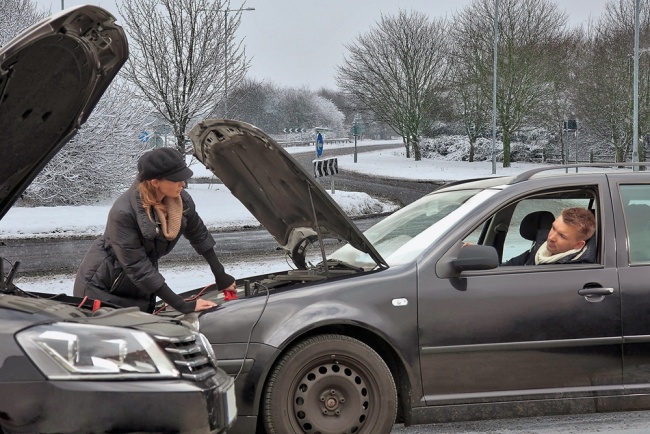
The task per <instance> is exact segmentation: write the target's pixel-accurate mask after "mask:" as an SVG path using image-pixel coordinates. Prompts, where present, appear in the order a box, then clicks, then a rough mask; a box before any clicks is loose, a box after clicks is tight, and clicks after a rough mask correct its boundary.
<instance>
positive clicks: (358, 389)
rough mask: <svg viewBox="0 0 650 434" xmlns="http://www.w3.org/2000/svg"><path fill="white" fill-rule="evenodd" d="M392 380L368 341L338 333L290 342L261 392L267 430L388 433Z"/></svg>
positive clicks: (393, 405)
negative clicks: (291, 343) (263, 391)
mask: <svg viewBox="0 0 650 434" xmlns="http://www.w3.org/2000/svg"><path fill="white" fill-rule="evenodd" d="M396 413H397V391H396V389H395V381H394V380H393V376H392V375H391V373H390V371H389V370H388V367H387V366H386V363H384V361H383V360H382V359H381V357H379V355H378V354H377V353H376V352H375V351H374V350H373V349H372V348H370V347H369V346H368V345H366V344H364V343H363V342H361V341H358V340H356V339H353V338H350V337H347V336H340V335H322V336H314V337H311V338H309V339H305V340H304V341H302V342H300V343H298V344H296V345H295V346H293V347H292V348H291V349H289V351H287V352H286V354H284V355H283V356H282V357H281V358H280V360H279V362H278V363H277V364H276V366H275V367H274V369H273V370H272V372H271V374H270V376H269V380H268V383H267V386H266V390H265V394H264V408H263V417H264V425H265V428H266V430H267V432H268V433H269V434H290V433H310V434H329V433H336V434H347V433H355V434H363V433H372V434H381V433H389V432H390V431H391V429H392V427H393V424H394V423H395V415H396Z"/></svg>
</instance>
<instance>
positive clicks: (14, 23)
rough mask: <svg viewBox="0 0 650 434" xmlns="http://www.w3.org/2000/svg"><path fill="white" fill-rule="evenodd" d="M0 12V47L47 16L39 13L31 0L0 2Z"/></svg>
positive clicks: (46, 13)
mask: <svg viewBox="0 0 650 434" xmlns="http://www.w3.org/2000/svg"><path fill="white" fill-rule="evenodd" d="M0 11H2V12H0V46H3V45H5V44H6V43H7V42H9V41H10V40H11V39H13V38H14V37H15V36H16V35H17V34H18V33H20V31H21V30H23V29H25V28H27V27H29V26H31V25H32V24H34V23H37V22H38V21H40V20H42V19H43V18H45V17H46V16H48V15H49V13H48V12H47V11H39V10H38V5H37V4H36V3H35V2H33V1H31V0H0Z"/></svg>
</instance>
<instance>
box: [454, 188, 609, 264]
mask: <svg viewBox="0 0 650 434" xmlns="http://www.w3.org/2000/svg"><path fill="white" fill-rule="evenodd" d="M573 207H581V208H586V209H589V210H591V211H592V212H593V213H594V215H595V217H596V233H595V234H594V237H599V234H600V228H599V225H600V222H599V219H598V212H597V210H598V209H599V204H598V194H597V188H596V187H595V186H593V187H585V188H584V189H583V188H581V189H570V190H554V191H545V192H541V193H537V194H535V195H531V196H529V197H525V198H523V199H520V200H517V201H515V202H512V203H509V204H507V205H506V206H504V207H502V208H500V209H499V210H498V211H497V212H496V213H494V214H492V215H491V216H490V217H489V218H488V219H486V220H485V221H483V222H482V223H481V224H480V225H479V226H478V227H476V228H475V230H474V231H473V232H472V233H470V234H469V235H468V236H467V237H466V238H465V239H464V240H463V242H465V243H474V244H484V245H490V246H493V247H494V248H495V249H496V250H497V253H498V255H499V259H500V262H501V263H505V262H506V261H508V260H509V259H511V258H513V257H515V256H518V255H520V254H522V253H523V252H525V251H527V250H530V249H531V248H532V246H533V242H534V240H533V239H530V237H529V238H526V237H525V236H524V235H522V230H521V226H522V222H523V221H524V219H525V218H526V216H528V215H530V214H532V213H540V212H544V213H550V214H547V216H550V215H552V217H548V218H550V220H551V221H552V220H553V219H555V218H557V217H558V216H559V215H560V214H561V212H562V210H563V209H565V208H573ZM524 232H526V231H524ZM596 239H597V238H596ZM592 245H593V246H594V248H595V246H597V243H594V242H592Z"/></svg>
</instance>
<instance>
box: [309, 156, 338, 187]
mask: <svg viewBox="0 0 650 434" xmlns="http://www.w3.org/2000/svg"><path fill="white" fill-rule="evenodd" d="M312 164H313V165H314V177H316V178H320V177H321V176H329V177H330V184H331V190H332V194H334V193H335V190H334V175H336V174H337V173H339V162H338V160H337V159H336V157H333V158H326V159H324V160H314V161H312Z"/></svg>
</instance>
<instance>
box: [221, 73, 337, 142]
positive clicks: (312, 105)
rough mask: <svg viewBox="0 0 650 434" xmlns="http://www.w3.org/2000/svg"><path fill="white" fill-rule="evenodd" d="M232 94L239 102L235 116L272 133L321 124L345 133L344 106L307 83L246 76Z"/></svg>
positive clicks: (311, 127)
mask: <svg viewBox="0 0 650 434" xmlns="http://www.w3.org/2000/svg"><path fill="white" fill-rule="evenodd" d="M231 96H232V100H235V101H237V102H238V104H237V105H236V107H234V109H233V112H232V116H233V118H235V119H241V120H243V121H246V122H250V123H253V124H255V125H256V126H258V127H259V128H261V129H263V130H265V131H268V132H269V133H271V134H279V133H282V131H283V130H284V129H285V128H305V129H306V130H311V129H313V128H314V127H318V126H325V127H327V128H328V129H329V130H331V132H332V134H337V135H340V134H342V133H343V129H344V128H343V122H344V119H345V116H344V114H343V113H342V112H341V110H340V109H339V108H338V107H337V106H336V105H335V104H334V103H333V102H332V101H331V100H330V99H328V98H326V97H324V96H322V95H320V93H316V92H313V91H311V90H309V89H307V88H304V87H303V88H292V87H279V86H277V85H274V84H272V83H262V82H258V81H255V80H248V79H247V80H245V81H244V83H243V84H242V85H240V86H239V87H237V88H236V89H233V91H232V92H231ZM298 138H300V135H298ZM303 138H305V135H304V134H303Z"/></svg>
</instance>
